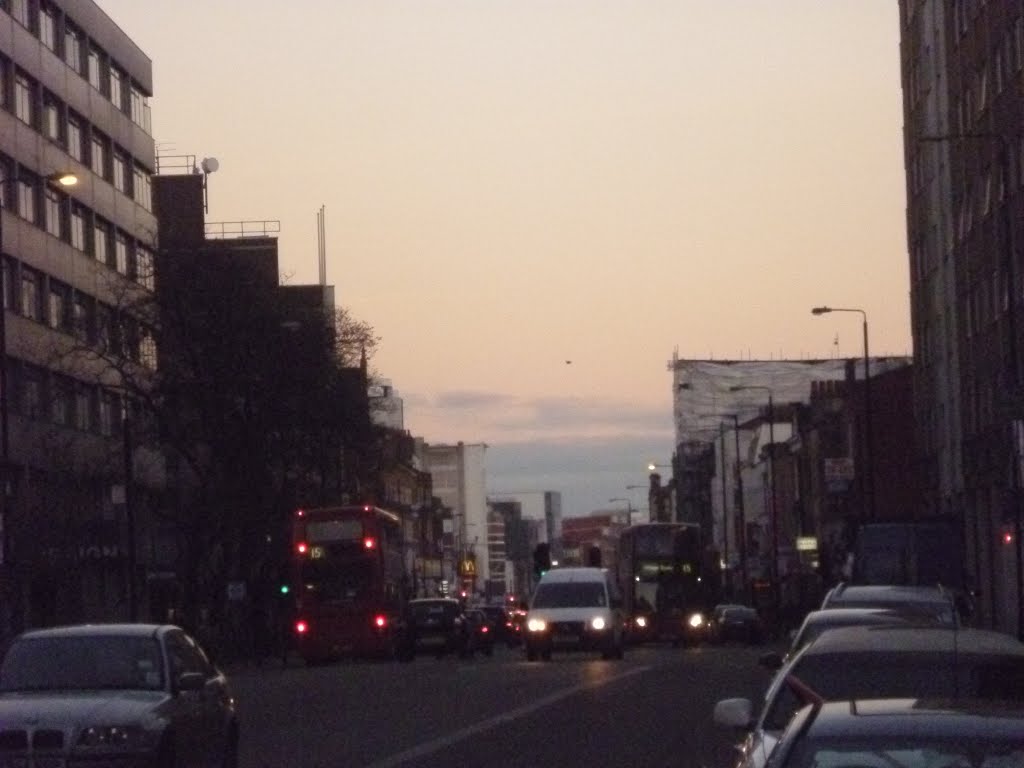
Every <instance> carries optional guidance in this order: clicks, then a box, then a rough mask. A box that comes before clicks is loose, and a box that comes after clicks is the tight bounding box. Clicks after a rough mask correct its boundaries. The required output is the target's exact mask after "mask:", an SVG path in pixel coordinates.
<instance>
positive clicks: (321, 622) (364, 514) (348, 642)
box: [292, 506, 407, 662]
mask: <svg viewBox="0 0 1024 768" xmlns="http://www.w3.org/2000/svg"><path fill="white" fill-rule="evenodd" d="M292 542H293V554H292V557H293V564H294V571H293V573H294V576H293V579H294V594H295V621H294V624H293V628H294V633H295V647H296V650H297V651H298V653H299V655H301V656H302V657H303V659H305V660H306V661H307V662H321V661H328V660H330V659H333V658H337V657H339V656H343V655H360V656H363V655H386V656H391V655H393V654H394V651H395V647H396V645H397V644H398V640H399V633H400V632H401V628H402V614H403V609H404V605H405V598H406V594H405V592H406V584H407V579H406V573H405V558H404V557H403V548H402V525H401V521H400V520H399V518H398V516H397V515H395V514H394V513H392V512H388V511H387V510H384V509H380V508H379V507H373V506H342V507H322V508H319V509H300V510H297V511H296V512H295V518H294V521H293V525H292Z"/></svg>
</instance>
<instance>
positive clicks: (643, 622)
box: [633, 616, 647, 629]
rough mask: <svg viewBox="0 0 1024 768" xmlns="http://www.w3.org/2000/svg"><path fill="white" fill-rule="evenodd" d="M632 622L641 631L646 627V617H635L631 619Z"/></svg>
mask: <svg viewBox="0 0 1024 768" xmlns="http://www.w3.org/2000/svg"><path fill="white" fill-rule="evenodd" d="M633 621H634V622H636V625H637V626H638V627H640V629H643V628H644V627H646V626H647V617H646V616H637V617H636V618H635V619H633Z"/></svg>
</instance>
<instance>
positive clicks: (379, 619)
mask: <svg viewBox="0 0 1024 768" xmlns="http://www.w3.org/2000/svg"><path fill="white" fill-rule="evenodd" d="M373 623H374V624H375V625H376V626H378V627H383V626H385V625H387V623H388V617H387V616H385V615H384V614H382V613H378V614H377V615H376V616H374V617H373Z"/></svg>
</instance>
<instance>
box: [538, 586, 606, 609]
mask: <svg viewBox="0 0 1024 768" xmlns="http://www.w3.org/2000/svg"><path fill="white" fill-rule="evenodd" d="M606 604H607V600H606V598H605V593H604V584H602V583H601V582H599V581H565V582H561V583H548V584H541V585H540V586H539V587H537V594H536V595H535V596H534V598H533V607H534V608H603V607H604V606H605V605H606Z"/></svg>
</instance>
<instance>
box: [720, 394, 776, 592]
mask: <svg viewBox="0 0 1024 768" xmlns="http://www.w3.org/2000/svg"><path fill="white" fill-rule="evenodd" d="M747 389H763V390H764V391H765V392H767V393H768V443H769V445H768V475H769V479H768V482H769V483H771V486H772V488H771V493H770V495H769V499H770V503H771V520H772V564H771V577H772V592H773V596H774V599H775V607H776V610H778V607H779V595H780V592H779V511H778V505H777V502H776V485H777V483H776V479H775V402H774V400H773V399H772V394H773V393H772V388H771V387H766V386H764V385H762V384H738V385H736V386H733V387H730V388H729V391H731V392H742V391H743V390H747Z"/></svg>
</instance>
